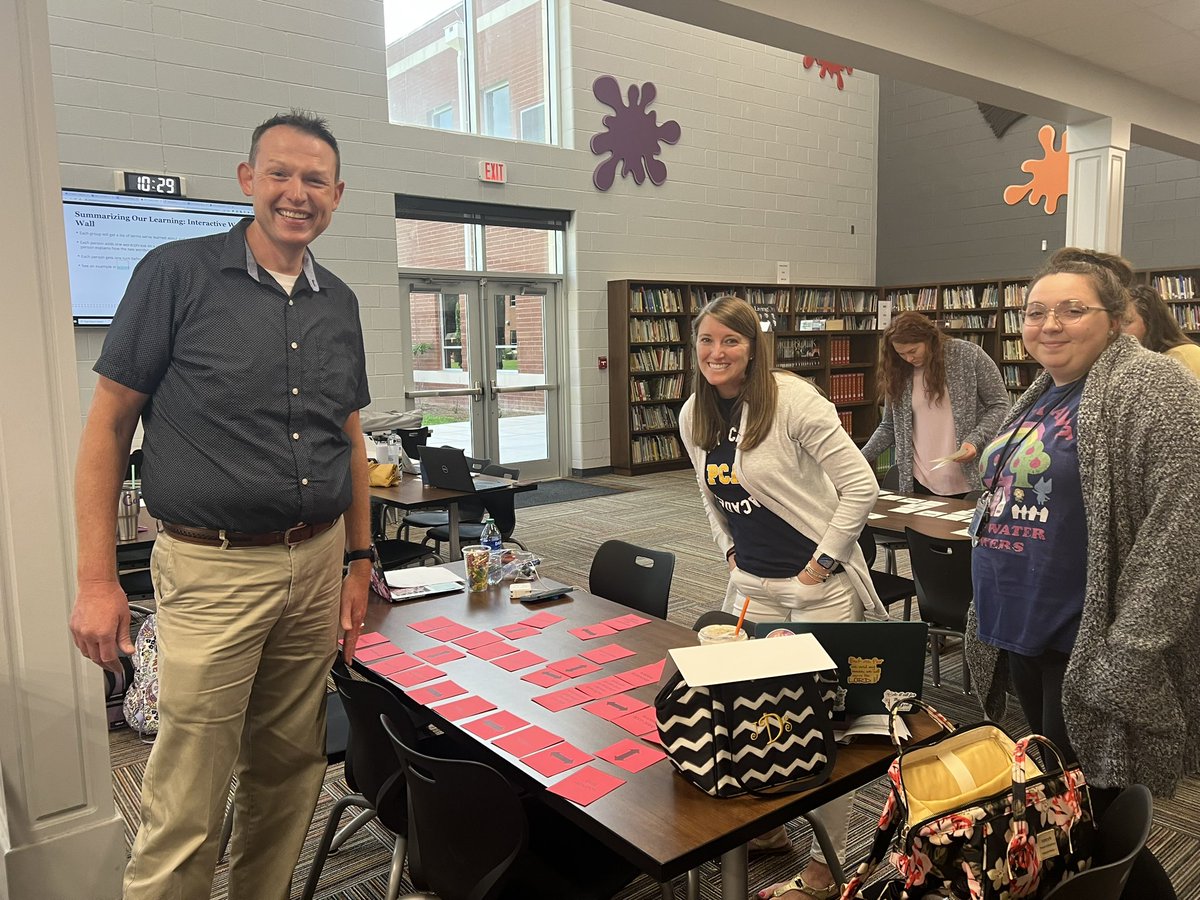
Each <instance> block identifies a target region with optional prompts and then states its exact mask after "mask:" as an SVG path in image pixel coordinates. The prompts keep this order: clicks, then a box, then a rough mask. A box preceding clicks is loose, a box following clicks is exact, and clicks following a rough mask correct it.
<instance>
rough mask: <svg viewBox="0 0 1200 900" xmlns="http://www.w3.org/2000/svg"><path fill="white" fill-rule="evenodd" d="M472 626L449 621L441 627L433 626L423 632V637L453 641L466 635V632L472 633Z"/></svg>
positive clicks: (473, 630) (473, 631)
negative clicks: (431, 629)
mask: <svg viewBox="0 0 1200 900" xmlns="http://www.w3.org/2000/svg"><path fill="white" fill-rule="evenodd" d="M474 633H475V629H474V628H468V627H467V626H466V625H459V624H458V623H457V622H451V623H450V624H449V625H446V626H444V627H442V628H435V629H433V631H427V632H425V637H428V638H433V639H434V640H435V641H453V640H455V639H457V638H461V637H466V636H467V635H468V634H474Z"/></svg>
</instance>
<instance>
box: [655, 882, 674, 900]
mask: <svg viewBox="0 0 1200 900" xmlns="http://www.w3.org/2000/svg"><path fill="white" fill-rule="evenodd" d="M658 890H659V893H660V894H661V895H662V900H675V888H673V887H671V882H669V881H660V882H659V883H658Z"/></svg>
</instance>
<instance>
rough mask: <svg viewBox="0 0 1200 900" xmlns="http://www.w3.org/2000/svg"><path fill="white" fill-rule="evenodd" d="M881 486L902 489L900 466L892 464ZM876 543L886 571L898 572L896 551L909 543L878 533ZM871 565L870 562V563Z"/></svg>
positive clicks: (889, 489) (888, 489)
mask: <svg viewBox="0 0 1200 900" xmlns="http://www.w3.org/2000/svg"><path fill="white" fill-rule="evenodd" d="M879 486H880V487H881V488H883V489H884V490H885V491H891V492H893V493H894V492H896V491H899V490H900V467H899V466H892V467H891V468H890V469H888V470H887V472H885V473H884V476H883V478H882V479H880V481H879ZM875 543H876V545H878V546H879V547H880V548H881V549H882V550H883V552H884V555H885V556H886V557H887V563H886V564H885V565H886V567H887V568H886V571H888V572H890V573H892V574H893V575H895V574H896V571H897V570H896V551H897V550H904V549H906V548H907V546H908V545H907V544H905V543H904V538H902V537H900V536H899V535H895V534H876V535H875ZM868 565H869V564H868ZM904 618H906V619H907V618H908V608H907V607H905V612H904Z"/></svg>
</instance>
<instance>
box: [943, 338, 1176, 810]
mask: <svg viewBox="0 0 1200 900" xmlns="http://www.w3.org/2000/svg"><path fill="white" fill-rule="evenodd" d="M1049 386H1050V376H1049V375H1047V374H1045V373H1043V374H1042V375H1041V376H1040V377H1039V378H1038V379H1037V380H1036V381H1034V383H1033V385H1032V386H1031V387H1030V388H1029V390H1028V391H1026V392H1025V394H1024V395H1023V396H1022V397H1021V399H1020V400H1018V401H1017V404H1016V406H1015V407H1014V409H1013V411H1012V414H1011V415H1010V416H1009V418H1008V421H1007V422H1006V423H1005V425H1004V426H1003V427H1004V428H1007V427H1009V426H1010V425H1011V424H1012V423H1014V422H1016V421H1018V420H1019V419H1020V418H1021V416H1023V415H1024V414H1025V412H1026V411H1027V410H1029V409H1030V408H1031V407H1032V406H1033V404H1034V402H1035V401H1036V400H1037V398H1038V397H1039V396H1040V395H1041V394H1042V393H1043V391H1045V390H1046V389H1047V388H1048V387H1049ZM1076 429H1077V431H1078V438H1077V440H1078V443H1077V449H1078V453H1079V478H1080V484H1081V487H1082V489H1083V503H1084V512H1085V516H1086V521H1087V532H1088V534H1087V537H1088V540H1087V580H1086V584H1085V588H1084V600H1083V613H1082V617H1081V620H1080V623H1079V634H1078V636H1077V637H1076V639H1075V647H1074V649H1073V650H1072V651H1071V657H1070V661H1069V662H1068V663H1067V671H1066V676H1065V677H1064V679H1063V714H1064V718H1065V719H1066V725H1067V732H1068V734H1069V735H1070V738H1071V744H1072V746H1073V747H1074V750H1075V752H1076V753H1077V754H1078V755H1079V761H1080V763H1081V764H1082V766H1083V771H1084V774H1085V775H1086V776H1087V779H1088V781H1089V782H1090V783H1092V784H1094V785H1096V786H1098V787H1124V786H1126V785H1129V784H1133V783H1136V782H1140V783H1142V784H1145V785H1146V786H1147V787H1149V788H1150V790H1151V791H1152V792H1154V793H1155V794H1160V795H1170V794H1171V793H1173V792H1174V790H1175V787H1176V784H1177V783H1178V781H1179V779H1180V778H1181V777H1182V776H1183V775H1190V774H1193V773H1196V772H1200V614H1198V612H1200V611H1198V609H1197V606H1198V605H1200V604H1198V601H1200V528H1198V527H1197V514H1198V513H1200V391H1197V389H1196V381H1195V379H1194V378H1193V377H1192V376H1191V375H1190V373H1188V372H1187V371H1185V370H1184V369H1183V368H1182V367H1181V366H1179V365H1178V364H1177V363H1176V362H1174V361H1173V360H1171V359H1168V358H1167V357H1165V356H1163V355H1161V354H1158V353H1151V352H1149V351H1147V350H1144V349H1142V347H1141V346H1139V345H1138V343H1137V341H1135V340H1134V339H1133V338H1132V337H1129V336H1122V337H1119V338H1118V339H1117V340H1116V341H1114V342H1113V344H1112V345H1111V346H1110V347H1108V348H1107V349H1106V350H1105V351H1104V352H1103V353H1102V354H1101V355H1100V357H1099V358H1098V359H1097V360H1096V362H1095V363H1094V364H1093V365H1092V368H1091V370H1090V371H1089V372H1088V375H1087V380H1086V382H1085V384H1084V389H1083V394H1082V396H1081V397H1080V401H1079V413H1078V416H1077V418H1076ZM1062 564H1063V565H1077V564H1078V563H1077V562H1076V561H1074V560H1063V561H1062ZM978 634H979V629H978V621H977V619H976V617H975V608H974V605H972V607H971V613H970V616H969V618H968V621H967V662H968V664H969V665H970V669H971V676H972V677H973V678H974V679H975V681H976V683H977V685H978V690H979V696H980V698H981V700H982V701H983V704H984V708H985V710H986V711H987V713H988V715H990V716H992V717H993V718H998V717H999V716H1000V715H1002V714H1003V712H1004V706H1005V688H1006V687H1007V685H1008V657H1007V654H1005V653H1001V652H1000V651H999V650H997V649H996V648H995V647H991V646H989V645H987V644H984V643H982V642H981V641H980V640H979V638H978Z"/></svg>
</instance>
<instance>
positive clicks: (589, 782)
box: [549, 766, 625, 806]
mask: <svg viewBox="0 0 1200 900" xmlns="http://www.w3.org/2000/svg"><path fill="white" fill-rule="evenodd" d="M624 783H625V781H624V779H622V778H618V777H617V776H616V775H609V774H608V773H607V772H601V771H600V770H599V769H597V768H595V767H593V766H584V767H583V768H582V769H577V770H576V771H574V772H572V773H571V774H570V775H568V776H567V777H566V778H564V779H563V780H562V781H559V782H557V783H555V784H552V785H550V788H549V790H550V792H551V793H552V794H558V796H560V797H566V798H567V799H568V800H570V801H571V802H573V803H578V804H579V805H580V806H587V805H588V804H589V803H592V802H593V801H595V800H599V799H600V798H601V797H603V796H604V795H605V794H608V793H611V792H612V791H615V790H616V789H617V788H619V787H620V786H621V785H623V784H624Z"/></svg>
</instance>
